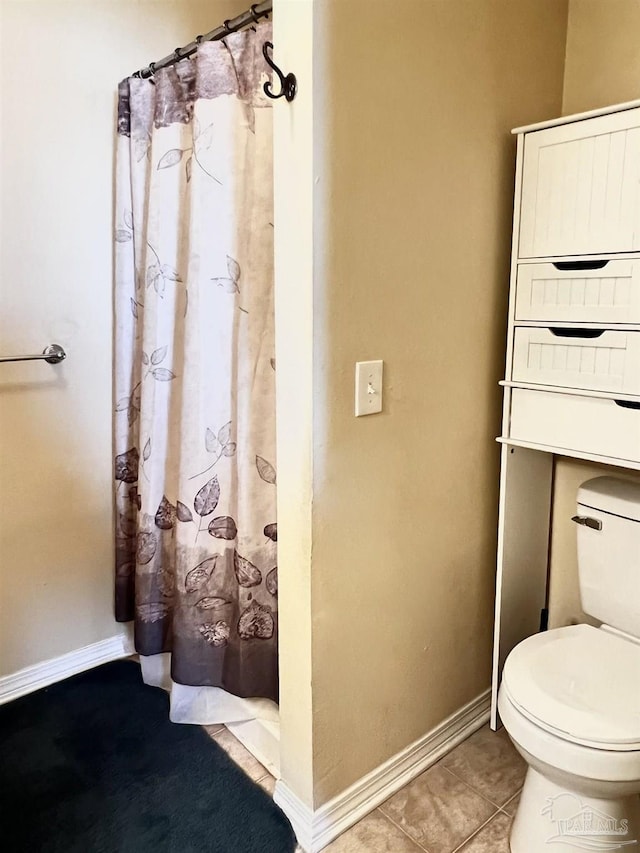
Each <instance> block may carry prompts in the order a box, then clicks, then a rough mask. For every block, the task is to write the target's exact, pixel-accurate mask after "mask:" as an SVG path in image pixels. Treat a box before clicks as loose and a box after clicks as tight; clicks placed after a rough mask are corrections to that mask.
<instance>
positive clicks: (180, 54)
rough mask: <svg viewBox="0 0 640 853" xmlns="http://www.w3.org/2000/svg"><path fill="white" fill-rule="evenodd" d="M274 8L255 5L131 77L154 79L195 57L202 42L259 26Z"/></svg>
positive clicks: (270, 0)
mask: <svg viewBox="0 0 640 853" xmlns="http://www.w3.org/2000/svg"><path fill="white" fill-rule="evenodd" d="M272 8H273V0H264V2H262V3H254V4H253V5H252V6H251V8H250V9H247V11H246V12H243V13H242V14H241V15H238V16H237V17H236V18H229V19H228V20H226V21H225V22H224V24H222V26H220V27H216V29H215V30H211V32H210V33H207V34H206V35H204V36H196V37H195V39H194V40H193V41H192V42H189V44H188V45H186V46H185V47H177V48H176V49H175V50H174V51H173V53H170V54H169V56H165V57H164V58H163V59H159V60H158V61H157V62H150V63H149V65H147V67H146V68H141V69H140V70H139V71H136V72H135V73H134V74H132V75H131V76H132V77H142V78H143V79H144V78H148V77H153V75H154V74H155V72H156V71H159V70H160V68H168V67H169V66H170V65H175V64H176V62H180V60H181V59H187V57H189V56H193V54H194V53H195V52H196V50H197V49H198V45H199V44H200V43H201V42H203V41H220V39H223V38H225V36H228V35H230V34H231V33H235V32H237V31H238V30H241V29H242V28H243V27H246V26H248V25H249V24H257V23H258V21H259V20H260V18H265V17H267V15H270V14H271V11H272Z"/></svg>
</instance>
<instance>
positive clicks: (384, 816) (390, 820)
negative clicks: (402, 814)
mask: <svg viewBox="0 0 640 853" xmlns="http://www.w3.org/2000/svg"><path fill="white" fill-rule="evenodd" d="M374 811H377V812H380V814H381V815H382V817H383V818H385V820H388V821H389V823H391V824H393V826H395V827H396V829H399V830H400V832H401V833H402V834H403V835H406V837H407V838H408V839H409V841H413V843H414V844H415V845H416V847H417V848H418V850H424V853H430V851H429V850H427V848H426V847H425V846H424V845H422V844H420V842H419V841H417V840H416V839H415V838H414V837H413V836H412V835H409V833H408V832H406V831H405V830H404V829H403V827H401V826H400V824H399V823H396V822H395V820H394V819H393V818H391V817H389V815H388V814H386V813H385V812H383V811H382V809H381V808H380V806H378V807H377V809H375V810H374ZM357 825H358V824H355V826H357Z"/></svg>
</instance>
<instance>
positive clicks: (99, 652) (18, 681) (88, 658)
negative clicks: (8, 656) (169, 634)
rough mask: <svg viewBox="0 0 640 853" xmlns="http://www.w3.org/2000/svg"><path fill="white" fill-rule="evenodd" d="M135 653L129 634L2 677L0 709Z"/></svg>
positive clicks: (119, 635)
mask: <svg viewBox="0 0 640 853" xmlns="http://www.w3.org/2000/svg"><path fill="white" fill-rule="evenodd" d="M133 653H134V649H133V643H132V642H131V639H130V637H129V636H128V634H126V633H124V634H117V635H116V636H115V637H107V639H106V640H100V642H98V643H92V644H91V645H90V646H84V647H83V648H81V649H76V650H75V651H73V652H67V654H64V655H60V657H57V658H51V659H50V660H45V661H42V663H37V664H35V665H34V666H27V667H25V668H24V669H20V670H18V672H13V673H11V675H4V676H2V677H0V705H3V704H4V703H5V702H11V700H12V699H18V697H20V696H25V695H26V694H27V693H33V691H34V690H40V688H41V687H47V686H48V685H49V684H54V683H55V682H56V681H62V680H63V679H64V678H68V677H69V676H70V675H76V674H77V673H79V672H84V671H85V670H87V669H92V668H93V667H94V666H99V665H100V664H101V663H108V662H109V661H112V660H118V659H119V658H124V657H128V656H129V655H131V654H133Z"/></svg>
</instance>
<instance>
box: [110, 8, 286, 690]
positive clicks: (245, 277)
mask: <svg viewBox="0 0 640 853" xmlns="http://www.w3.org/2000/svg"><path fill="white" fill-rule="evenodd" d="M269 38H270V24H268V23H263V24H260V25H258V27H257V28H256V31H253V30H247V31H245V32H242V33H235V34H233V35H231V36H229V37H228V38H226V39H225V41H224V43H221V42H213V43H204V44H202V45H200V48H199V50H198V52H197V54H196V56H195V58H193V59H190V60H183V61H182V62H180V63H178V64H177V65H176V66H173V67H171V68H167V69H163V70H161V71H159V72H157V74H156V75H155V82H154V83H152V82H151V81H149V80H140V79H134V78H131V79H128V80H125V81H123V82H122V83H121V84H120V87H119V103H118V151H117V169H116V207H117V209H116V223H115V232H114V245H115V255H116V276H115V279H116V280H115V305H116V342H115V343H116V363H115V372H116V379H115V386H116V395H115V400H116V403H115V412H114V424H115V427H114V430H115V448H116V451H115V454H116V455H115V465H114V476H115V485H116V489H115V498H116V530H115V536H116V616H117V618H118V619H119V620H121V621H128V620H133V621H134V627H135V631H134V633H135V642H136V649H137V650H138V652H140V653H141V654H143V655H155V654H159V653H161V652H171V674H172V678H173V679H174V680H175V681H177V682H180V683H182V684H186V685H212V686H216V687H223V688H224V689H225V690H227V691H229V692H231V693H235V694H236V695H238V696H262V697H266V698H270V699H274V700H276V701H277V691H278V685H277V556H276V547H277V545H276V542H277V526H276V523H275V512H276V503H275V498H276V493H275V488H274V486H275V484H276V468H275V462H274V459H275V374H274V371H275V360H274V318H273V186H272V117H271V102H270V101H269V100H268V99H267V98H266V97H265V95H264V93H263V91H262V83H263V82H264V81H265V80H267V79H268V77H267V71H268V68H267V67H266V64H265V63H264V60H263V58H262V53H261V49H262V44H263V43H264V41H265V40H269Z"/></svg>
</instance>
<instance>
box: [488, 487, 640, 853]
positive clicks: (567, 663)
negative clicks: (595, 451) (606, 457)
mask: <svg viewBox="0 0 640 853" xmlns="http://www.w3.org/2000/svg"><path fill="white" fill-rule="evenodd" d="M578 512H579V513H580V514H579V515H578V516H576V517H575V520H577V521H578V523H579V525H580V526H579V527H578V531H579V532H578V562H579V572H580V585H581V597H582V603H583V608H584V609H585V612H588V613H590V614H591V615H593V616H595V617H596V618H597V619H601V620H603V622H604V620H605V619H606V620H607V624H603V625H602V626H601V627H600V628H595V627H593V626H591V625H570V626H567V627H564V628H557V629H554V630H551V631H546V632H543V633H540V634H536V635H534V636H532V637H528V638H527V639H526V640H524V641H523V642H521V643H520V644H519V645H518V646H516V647H515V648H514V649H513V651H512V652H511V654H510V655H509V657H508V658H507V660H506V663H505V666H504V670H503V674H502V683H501V686H500V691H499V694H498V710H499V712H500V717H501V720H502V722H503V724H504V726H505V728H506V730H507V733H508V734H509V736H510V738H511V740H512V742H513V744H514V746H515V748H516V749H517V750H518V752H519V753H520V755H522V757H523V758H524V760H525V761H526V762H527V765H528V769H527V775H526V778H525V783H524V787H523V790H522V793H521V796H520V802H519V804H518V808H517V811H516V815H515V818H514V822H513V826H512V830H511V836H510V846H511V851H512V853H560V851H563V853H573V851H575V853H578V851H585V850H603V851H606V850H612V851H613V850H629V851H637V853H640V796H639V795H640V638H639V635H640V486H636V485H635V484H632V483H629V482H627V481H620V480H615V479H614V478H610V477H606V478H605V477H601V478H597V479H595V480H591V481H589V482H588V483H585V484H583V486H581V487H580V490H579V492H578ZM587 522H588V523H587Z"/></svg>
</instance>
